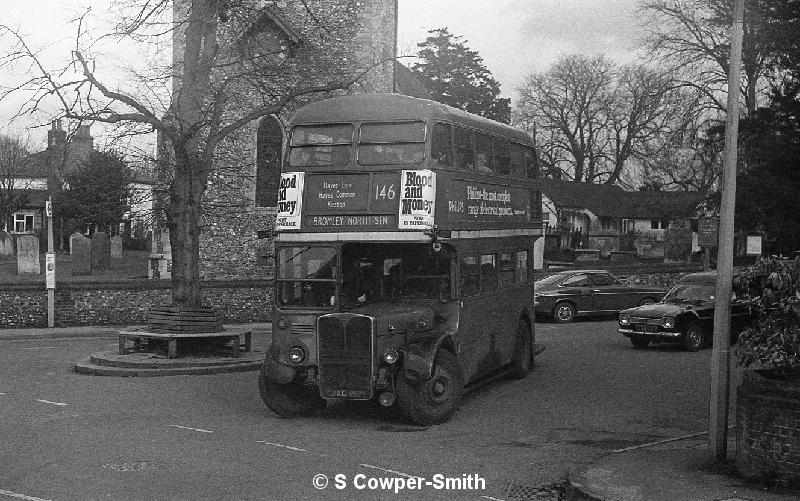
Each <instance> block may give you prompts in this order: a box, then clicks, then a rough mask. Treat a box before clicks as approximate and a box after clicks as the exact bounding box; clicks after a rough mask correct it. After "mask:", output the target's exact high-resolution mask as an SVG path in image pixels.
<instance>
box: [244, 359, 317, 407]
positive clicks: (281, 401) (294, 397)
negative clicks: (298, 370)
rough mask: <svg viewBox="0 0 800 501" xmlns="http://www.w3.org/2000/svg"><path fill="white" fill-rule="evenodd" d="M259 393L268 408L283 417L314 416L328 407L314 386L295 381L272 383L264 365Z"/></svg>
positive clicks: (259, 381)
mask: <svg viewBox="0 0 800 501" xmlns="http://www.w3.org/2000/svg"><path fill="white" fill-rule="evenodd" d="M258 391H259V393H260V394H261V400H263V401H264V403H265V404H266V405H267V407H269V408H270V409H271V410H272V411H273V412H274V413H275V414H277V415H279V416H281V417H301V416H312V415H314V414H316V413H318V412H320V411H322V410H323V409H325V407H326V405H327V401H326V400H325V399H324V398H322V397H320V396H319V391H318V390H317V388H316V387H314V386H306V385H304V384H302V383H299V382H295V381H292V382H291V383H286V384H278V383H275V382H272V381H270V380H269V378H267V374H266V370H265V369H264V366H263V365H262V366H261V371H260V372H259V374H258Z"/></svg>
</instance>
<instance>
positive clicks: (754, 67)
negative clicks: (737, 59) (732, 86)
mask: <svg viewBox="0 0 800 501" xmlns="http://www.w3.org/2000/svg"><path fill="white" fill-rule="evenodd" d="M768 5H769V2H768V1H767V0H747V2H746V3H745V18H744V38H743V44H742V96H743V97H744V100H745V111H746V114H747V115H750V114H752V113H753V111H754V110H755V109H756V107H757V106H758V103H757V101H758V97H759V95H760V93H761V91H762V90H763V89H762V85H763V82H762V78H763V77H764V75H765V73H766V71H767V68H768V63H769V58H770V52H771V47H772V44H771V42H770V31H769V26H768V23H767V22H766V20H765V13H766V11H767V8H768ZM732 9H733V2H732V1H731V0H643V1H642V2H641V10H642V13H643V15H642V16H641V18H642V19H644V20H646V22H645V24H644V27H645V29H646V30H647V35H646V46H647V48H648V49H649V51H650V52H651V53H653V54H655V55H656V57H658V58H659V59H660V60H661V61H663V62H664V63H666V64H668V65H669V66H670V67H672V68H675V69H676V70H678V71H679V72H680V74H682V75H683V80H682V83H683V84H684V85H687V86H692V87H695V88H697V89H699V90H701V91H702V93H703V95H704V96H705V98H706V103H707V105H708V106H709V107H711V108H713V109H716V110H717V111H724V110H725V107H726V106H725V102H726V101H725V100H726V98H725V95H726V93H727V91H726V89H727V81H728V68H729V64H730V63H729V58H730V26H731V15H732Z"/></svg>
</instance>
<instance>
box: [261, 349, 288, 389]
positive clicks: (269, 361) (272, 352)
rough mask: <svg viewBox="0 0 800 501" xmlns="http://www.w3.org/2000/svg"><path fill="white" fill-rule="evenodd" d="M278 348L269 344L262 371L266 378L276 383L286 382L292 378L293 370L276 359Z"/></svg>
mask: <svg viewBox="0 0 800 501" xmlns="http://www.w3.org/2000/svg"><path fill="white" fill-rule="evenodd" d="M279 350H280V348H279V347H278V346H276V345H274V344H271V345H270V346H269V349H268V350H267V356H266V358H265V359H264V373H265V375H266V376H267V379H269V380H270V381H272V382H273V383H276V384H287V383H291V382H292V380H294V376H295V370H294V369H293V368H291V367H289V366H286V365H283V364H282V363H280V362H279V361H278V353H279Z"/></svg>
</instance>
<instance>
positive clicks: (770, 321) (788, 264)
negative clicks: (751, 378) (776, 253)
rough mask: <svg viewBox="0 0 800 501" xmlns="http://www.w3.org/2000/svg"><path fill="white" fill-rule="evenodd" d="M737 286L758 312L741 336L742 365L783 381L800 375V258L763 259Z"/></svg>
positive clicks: (738, 292)
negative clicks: (756, 368)
mask: <svg viewBox="0 0 800 501" xmlns="http://www.w3.org/2000/svg"><path fill="white" fill-rule="evenodd" d="M734 286H735V289H736V293H737V294H739V295H740V296H742V295H743V296H745V297H749V298H750V299H751V300H752V302H753V305H754V307H755V308H757V309H758V312H759V317H758V320H757V321H756V322H754V323H753V324H752V325H750V326H748V327H746V328H745V329H744V330H743V331H742V332H741V333H740V334H739V338H738V346H737V348H736V357H737V359H738V362H739V365H741V366H742V367H750V366H752V365H757V366H760V367H761V368H763V369H769V370H770V371H771V372H772V373H773V374H774V375H776V376H778V377H783V378H788V377H796V376H798V375H800V258H798V259H795V260H787V259H781V258H775V257H770V258H762V259H760V260H758V261H757V262H756V263H755V265H753V266H751V267H749V268H748V269H747V270H746V271H745V272H743V273H742V274H740V275H739V276H738V277H737V278H736V281H735V284H734Z"/></svg>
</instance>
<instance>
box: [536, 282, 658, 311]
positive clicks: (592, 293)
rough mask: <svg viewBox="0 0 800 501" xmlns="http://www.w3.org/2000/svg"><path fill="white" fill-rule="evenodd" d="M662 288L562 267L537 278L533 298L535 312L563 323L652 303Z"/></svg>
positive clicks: (656, 299)
mask: <svg viewBox="0 0 800 501" xmlns="http://www.w3.org/2000/svg"><path fill="white" fill-rule="evenodd" d="M664 292H666V291H664V290H663V289H660V288H658V287H650V286H645V285H641V286H640V285H627V284H625V283H623V282H622V281H620V280H619V279H618V278H617V277H615V276H614V275H612V274H611V273H609V272H607V271H604V270H565V271H561V272H558V273H556V274H554V275H550V276H548V277H545V278H542V279H539V280H537V281H536V284H535V286H534V300H535V301H536V303H537V304H536V314H537V315H544V316H548V317H552V318H553V320H555V321H556V322H559V323H566V322H571V321H572V320H573V319H574V318H575V317H576V316H581V315H591V314H599V313H617V312H618V311H620V310H624V309H625V308H630V307H631V306H637V305H642V304H650V303H655V302H656V301H658V300H659V299H661V298H662V297H663V296H664Z"/></svg>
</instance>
